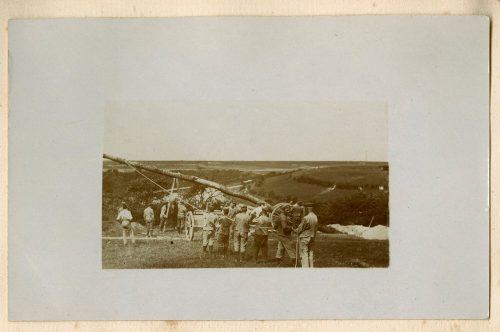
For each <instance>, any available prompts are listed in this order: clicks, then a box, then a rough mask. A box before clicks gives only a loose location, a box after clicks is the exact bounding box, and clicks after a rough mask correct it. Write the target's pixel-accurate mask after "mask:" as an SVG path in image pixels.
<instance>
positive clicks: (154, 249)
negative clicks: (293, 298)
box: [102, 227, 389, 269]
mask: <svg viewBox="0 0 500 332" xmlns="http://www.w3.org/2000/svg"><path fill="white" fill-rule="evenodd" d="M113 228H114V227H113ZM120 235H121V234H120V232H118V229H113V230H112V231H110V232H106V233H104V232H103V237H104V238H103V240H102V268H104V269H161V268H221V267H225V268H235V267H265V268H274V267H291V268H293V267H294V266H295V259H290V258H288V257H287V256H286V254H285V258H284V259H283V261H282V262H281V263H277V262H273V261H271V259H272V258H274V255H275V253H276V248H277V241H276V240H275V239H273V238H271V237H270V238H269V242H268V259H267V260H265V261H262V262H260V261H259V262H255V261H254V260H253V236H250V237H249V240H248V245H247V261H245V262H242V263H239V264H238V263H236V262H235V260H234V256H233V254H232V251H231V250H230V251H231V253H230V254H229V256H228V257H227V258H226V259H224V258H223V257H222V256H221V255H217V256H215V257H212V258H211V257H210V256H208V255H207V254H205V253H203V251H202V244H201V231H197V232H195V236H194V239H193V241H187V240H186V239H185V237H184V235H179V234H177V232H175V231H168V232H166V233H164V234H160V237H161V238H157V239H152V240H151V239H145V238H144V235H143V234H140V232H139V234H137V235H136V237H137V238H138V239H137V240H136V244H135V245H132V244H131V243H130V241H129V243H128V244H127V245H126V246H125V245H124V244H123V242H122V240H121V239H119V238H117V237H119V236H120ZM231 248H232V241H231V242H230V249H231ZM314 255H315V267H387V266H388V265H389V241H387V240H365V239H361V238H357V237H353V236H349V235H343V234H324V233H318V236H317V239H316V247H315V252H314ZM259 260H263V259H262V257H259ZM298 267H300V259H299V262H298Z"/></svg>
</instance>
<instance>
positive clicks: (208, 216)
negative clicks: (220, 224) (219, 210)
mask: <svg viewBox="0 0 500 332" xmlns="http://www.w3.org/2000/svg"><path fill="white" fill-rule="evenodd" d="M204 219H205V224H204V225H203V230H204V231H213V230H214V229H215V222H216V221H217V216H216V215H215V214H213V213H211V212H208V213H205V215H204Z"/></svg>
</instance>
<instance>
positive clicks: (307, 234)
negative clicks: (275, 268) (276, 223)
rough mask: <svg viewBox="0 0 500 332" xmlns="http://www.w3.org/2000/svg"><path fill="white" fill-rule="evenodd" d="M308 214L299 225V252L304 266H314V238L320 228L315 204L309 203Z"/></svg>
mask: <svg viewBox="0 0 500 332" xmlns="http://www.w3.org/2000/svg"><path fill="white" fill-rule="evenodd" d="M306 206H307V212H308V214H307V215H306V216H305V217H304V218H302V221H301V223H300V225H299V226H298V227H297V234H298V236H299V253H300V258H301V264H302V267H314V239H315V238H316V231H317V229H318V217H317V216H316V214H315V213H314V212H313V204H308V205H306Z"/></svg>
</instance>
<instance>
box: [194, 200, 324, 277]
mask: <svg viewBox="0 0 500 332" xmlns="http://www.w3.org/2000/svg"><path fill="white" fill-rule="evenodd" d="M222 211H223V216H222V217H220V218H218V217H217V216H216V215H215V214H214V212H213V208H209V211H208V212H207V213H206V214H205V225H204V227H203V252H208V253H214V249H213V246H214V243H217V244H218V246H219V248H220V250H221V251H222V254H223V256H224V257H226V256H227V250H228V248H229V240H230V239H231V238H232V239H233V245H234V254H235V260H236V262H238V263H240V262H242V261H244V260H246V257H245V256H246V247H247V243H248V237H249V233H250V226H251V225H253V226H255V228H254V240H253V250H254V252H253V258H254V260H255V262H259V260H258V258H259V254H260V253H262V258H263V260H264V261H266V260H267V257H268V256H267V248H268V237H269V231H270V230H271V229H273V230H276V238H277V239H278V249H277V251H276V259H275V261H277V262H280V261H281V260H282V259H283V256H284V252H285V251H286V252H287V253H288V255H289V256H290V257H296V255H297V252H296V250H295V248H297V249H298V254H299V255H300V258H301V265H302V267H313V266H314V240H315V237H316V231H317V228H318V218H317V216H316V214H314V212H313V206H312V204H307V205H304V204H301V203H300V202H299V203H297V204H294V205H291V207H287V208H285V209H283V211H281V213H280V215H279V222H277V225H275V226H273V224H272V222H271V220H270V218H269V214H270V212H271V211H270V210H269V209H268V208H267V206H266V204H265V203H263V204H261V205H260V206H258V207H257V208H255V209H254V210H253V211H252V212H250V213H247V206H246V205H239V206H238V207H236V206H235V204H234V203H232V204H231V205H230V206H229V207H225V208H223V210H222ZM294 225H295V226H296V227H294ZM292 231H293V232H295V233H296V234H297V238H296V239H294V238H292ZM295 241H297V242H295ZM294 243H295V246H296V247H295V248H292V247H293V244H294Z"/></svg>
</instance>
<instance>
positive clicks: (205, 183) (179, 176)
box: [103, 153, 271, 207]
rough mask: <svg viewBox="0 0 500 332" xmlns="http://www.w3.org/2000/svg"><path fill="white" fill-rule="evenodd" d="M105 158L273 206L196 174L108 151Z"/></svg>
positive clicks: (104, 155) (255, 202)
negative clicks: (175, 170)
mask: <svg viewBox="0 0 500 332" xmlns="http://www.w3.org/2000/svg"><path fill="white" fill-rule="evenodd" d="M103 158H105V159H109V160H112V161H115V162H117V163H120V164H124V165H130V166H133V167H135V168H137V169H142V170H145V171H149V172H152V173H157V174H162V175H166V176H169V177H172V178H176V179H178V180H184V181H188V182H192V183H197V184H200V185H202V186H205V187H210V188H214V189H217V190H219V191H220V192H222V193H224V194H227V195H229V196H232V197H237V198H240V199H243V200H245V201H248V202H251V203H254V204H261V203H264V204H266V205H268V206H269V207H271V205H269V204H268V203H267V202H266V201H264V200H262V199H260V198H258V197H255V196H253V195H250V194H245V193H239V192H235V191H232V190H231V189H229V188H228V187H226V186H224V185H222V184H220V183H217V182H213V181H210V180H206V179H203V178H199V177H197V176H194V175H186V174H182V173H179V172H172V171H169V170H166V169H161V168H158V167H156V166H151V165H145V164H141V163H138V162H136V161H128V160H126V159H123V158H120V157H116V156H112V155H109V154H106V153H105V154H103Z"/></svg>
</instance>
